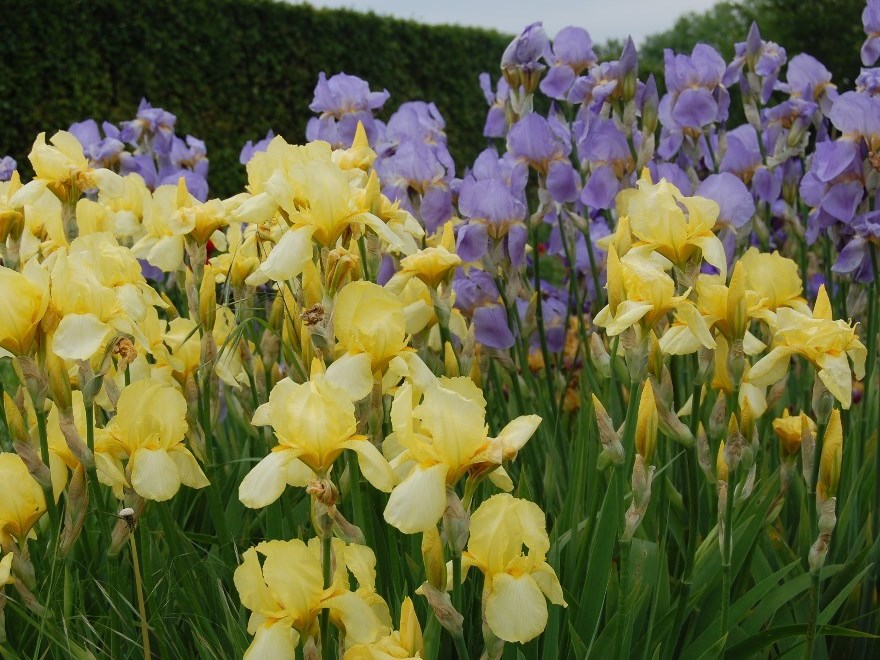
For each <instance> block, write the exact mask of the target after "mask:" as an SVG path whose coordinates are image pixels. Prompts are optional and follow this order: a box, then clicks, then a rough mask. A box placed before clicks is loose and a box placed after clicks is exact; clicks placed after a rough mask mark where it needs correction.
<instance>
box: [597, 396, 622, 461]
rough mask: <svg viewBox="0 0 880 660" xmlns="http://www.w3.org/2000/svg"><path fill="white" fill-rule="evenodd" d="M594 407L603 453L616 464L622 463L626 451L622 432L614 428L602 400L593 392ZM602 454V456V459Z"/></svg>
mask: <svg viewBox="0 0 880 660" xmlns="http://www.w3.org/2000/svg"><path fill="white" fill-rule="evenodd" d="M593 409H594V410H595V411H596V425H597V426H598V427H599V440H600V441H601V443H602V454H603V455H604V456H605V458H606V459H607V460H610V461H611V463H613V464H614V465H622V464H623V459H624V456H625V452H624V449H623V445H622V444H621V442H620V434H619V433H618V432H617V431H615V430H614V423H613V422H612V421H611V417H610V416H609V415H608V411H606V410H605V406H603V405H602V402H601V401H599V399H598V398H597V397H596V395H595V394H593ZM601 458H602V456H600V459H601Z"/></svg>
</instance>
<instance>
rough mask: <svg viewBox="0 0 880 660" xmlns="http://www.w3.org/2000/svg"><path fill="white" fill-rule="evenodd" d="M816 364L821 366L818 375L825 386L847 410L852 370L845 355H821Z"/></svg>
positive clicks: (850, 397)
mask: <svg viewBox="0 0 880 660" xmlns="http://www.w3.org/2000/svg"><path fill="white" fill-rule="evenodd" d="M818 365H819V367H821V368H820V369H819V372H818V375H819V378H820V379H821V380H822V382H823V383H825V387H827V388H828V391H829V392H831V394H832V395H833V396H834V398H835V399H837V400H838V401H840V405H841V406H843V408H844V410H849V407H850V405H851V404H852V372H851V371H850V368H849V360H847V357H846V355H845V354H841V355H827V354H826V355H822V356H820V357H819V360H818Z"/></svg>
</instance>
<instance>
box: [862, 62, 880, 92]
mask: <svg viewBox="0 0 880 660" xmlns="http://www.w3.org/2000/svg"><path fill="white" fill-rule="evenodd" d="M856 91H857V92H863V93H865V94H869V95H870V96H877V95H878V94H880V68H873V69H862V72H861V73H860V74H859V77H858V78H856Z"/></svg>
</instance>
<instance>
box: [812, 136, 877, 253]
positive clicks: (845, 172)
mask: <svg viewBox="0 0 880 660" xmlns="http://www.w3.org/2000/svg"><path fill="white" fill-rule="evenodd" d="M800 194H801V198H802V199H803V200H804V202H806V203H807V204H808V205H809V206H811V207H812V210H811V212H810V216H809V219H808V227H807V238H808V240H809V241H810V242H812V241H815V239H816V238H817V237H818V235H819V232H821V231H823V230H825V229H828V228H829V227H831V226H832V225H834V224H835V223H836V222H843V223H845V224H848V223H850V222H851V221H852V219H853V217H854V216H855V213H856V209H857V208H858V206H859V204H860V203H861V201H862V196H863V194H864V182H863V174H862V159H861V152H860V149H859V145H858V144H857V143H855V142H852V141H849V140H838V141H835V142H832V141H830V140H825V141H823V142H819V143H818V144H817V145H816V150H815V152H814V154H813V159H812V162H811V165H810V169H809V171H808V172H807V173H806V174H805V175H804V178H803V179H802V180H801V184H800Z"/></svg>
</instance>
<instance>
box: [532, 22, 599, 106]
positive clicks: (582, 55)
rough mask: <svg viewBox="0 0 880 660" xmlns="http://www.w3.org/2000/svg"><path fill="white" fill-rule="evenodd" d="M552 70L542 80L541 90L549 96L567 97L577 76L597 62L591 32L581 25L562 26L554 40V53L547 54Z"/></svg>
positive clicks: (559, 98) (556, 97) (560, 98)
mask: <svg viewBox="0 0 880 660" xmlns="http://www.w3.org/2000/svg"><path fill="white" fill-rule="evenodd" d="M547 60H548V62H549V64H550V70H549V71H548V72H547V76H546V77H545V78H544V79H543V80H542V81H541V91H542V92H544V94H546V95H547V96H549V97H551V98H554V99H558V100H562V99H564V98H565V96H566V93H567V92H568V90H569V88H570V87H571V84H572V83H573V82H574V79H575V77H577V76H579V75H580V74H581V72H582V71H584V70H586V69H587V68H589V67H591V66H593V65H594V64H595V63H596V53H595V52H593V42H592V40H591V39H590V34H589V33H588V32H587V31H586V30H584V29H583V28H579V27H572V26H569V27H565V28H562V29H561V30H560V31H559V33H558V34H557V35H556V38H555V39H554V40H553V50H552V54H550V55H548V56H547Z"/></svg>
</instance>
